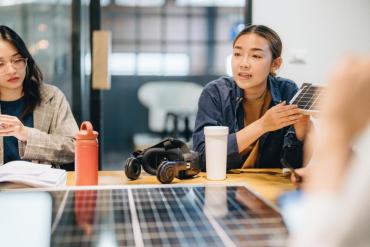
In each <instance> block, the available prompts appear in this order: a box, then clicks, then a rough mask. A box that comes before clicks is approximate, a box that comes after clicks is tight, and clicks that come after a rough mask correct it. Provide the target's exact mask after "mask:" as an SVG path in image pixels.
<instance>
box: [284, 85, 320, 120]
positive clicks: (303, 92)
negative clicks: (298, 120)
mask: <svg viewBox="0 0 370 247" xmlns="http://www.w3.org/2000/svg"><path fill="white" fill-rule="evenodd" d="M322 88H323V87H322V86H317V85H312V84H311V83H303V84H302V86H301V88H300V89H299V91H298V92H297V93H296V94H295V95H294V97H293V98H292V100H291V101H290V102H289V103H290V104H293V105H298V108H299V109H302V110H303V112H306V113H311V112H318V111H319V109H318V106H319V103H320V100H321V97H322Z"/></svg>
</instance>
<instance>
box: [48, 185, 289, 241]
mask: <svg viewBox="0 0 370 247" xmlns="http://www.w3.org/2000/svg"><path fill="white" fill-rule="evenodd" d="M48 193H50V194H51V196H52V198H53V221H52V227H51V228H52V230H51V246H192V247H194V246H206V245H207V246H284V245H285V240H286V237H287V230H286V228H285V226H284V223H283V221H282V218H281V216H280V214H279V213H278V212H277V211H276V210H275V209H274V208H273V207H271V206H270V205H269V204H267V203H266V202H265V201H263V200H261V199H260V198H259V197H257V196H256V195H255V194H253V193H252V192H250V191H249V190H248V189H247V188H246V187H244V186H207V187H205V186H186V187H179V186H171V187H168V186H167V187H146V188H127V187H125V188H119V189H99V190H68V191H50V192H48Z"/></svg>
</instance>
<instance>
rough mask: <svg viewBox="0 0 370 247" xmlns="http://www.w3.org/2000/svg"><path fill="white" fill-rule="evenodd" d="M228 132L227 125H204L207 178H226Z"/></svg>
mask: <svg viewBox="0 0 370 247" xmlns="http://www.w3.org/2000/svg"><path fill="white" fill-rule="evenodd" d="M228 134H229V127H227V126H207V127H204V136H205V142H206V170H207V179H208V180H224V179H225V178H226V160H227V159H226V158H227V135H228Z"/></svg>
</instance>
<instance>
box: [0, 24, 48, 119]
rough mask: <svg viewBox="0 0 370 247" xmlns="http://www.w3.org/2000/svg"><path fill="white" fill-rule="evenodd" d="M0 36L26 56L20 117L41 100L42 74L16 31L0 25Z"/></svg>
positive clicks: (31, 110) (31, 109)
mask: <svg viewBox="0 0 370 247" xmlns="http://www.w3.org/2000/svg"><path fill="white" fill-rule="evenodd" d="M0 38H1V39H3V40H5V41H8V42H10V43H11V44H12V45H14V47H15V48H16V49H17V51H18V52H19V54H20V55H21V56H22V57H24V58H27V67H26V76H25V78H24V81H23V94H24V99H25V105H26V107H25V109H24V111H23V112H22V114H21V117H20V118H21V119H22V118H23V117H24V116H26V115H27V114H29V113H31V112H33V110H34V109H35V107H36V106H37V105H38V104H40V102H41V95H40V84H41V82H42V80H43V76H42V73H41V70H40V69H39V67H38V66H37V64H36V63H35V60H34V59H33V58H32V56H31V54H30V52H29V51H28V49H27V47H26V45H25V43H24V41H23V40H22V38H21V37H20V36H19V35H18V34H17V33H16V32H14V31H13V30H12V29H11V28H9V27H7V26H3V25H0ZM0 93H1V92H0Z"/></svg>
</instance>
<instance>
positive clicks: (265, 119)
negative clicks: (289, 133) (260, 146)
mask: <svg viewBox="0 0 370 247" xmlns="http://www.w3.org/2000/svg"><path fill="white" fill-rule="evenodd" d="M302 116H303V115H302V114H301V113H300V110H299V109H298V106H296V105H287V104H286V103H285V101H284V102H281V103H280V104H278V105H276V106H273V107H271V108H270V109H269V110H268V111H266V112H265V114H264V115H263V116H262V117H261V118H260V119H259V120H258V121H260V125H261V128H262V130H263V132H264V133H266V132H269V131H274V130H278V129H281V128H284V127H286V126H289V125H292V124H295V123H297V122H298V121H299V119H300V118H301V117H302Z"/></svg>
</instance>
